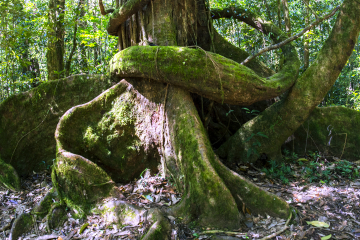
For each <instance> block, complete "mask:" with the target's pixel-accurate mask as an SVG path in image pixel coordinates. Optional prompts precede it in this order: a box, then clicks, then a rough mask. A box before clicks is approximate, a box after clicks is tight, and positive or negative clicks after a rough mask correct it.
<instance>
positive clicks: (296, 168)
mask: <svg viewBox="0 0 360 240" xmlns="http://www.w3.org/2000/svg"><path fill="white" fill-rule="evenodd" d="M284 160H285V161H286V162H282V163H278V162H276V161H273V160H271V161H269V165H270V166H269V167H267V168H265V167H264V168H263V169H262V171H263V172H264V173H265V174H266V175H267V176H268V177H269V178H272V179H276V180H280V181H281V182H282V183H283V184H288V183H289V179H292V178H299V180H301V181H303V182H305V183H308V182H309V183H311V182H320V183H324V184H328V183H330V182H331V181H333V180H344V179H346V180H354V179H356V178H359V177H360V174H359V170H360V169H359V168H360V166H357V165H356V164H354V163H352V162H349V161H346V160H338V161H329V160H327V159H326V158H325V157H323V156H321V155H320V154H319V153H318V152H309V154H308V156H307V158H298V156H297V154H295V153H291V154H290V152H289V151H286V153H285V156H284Z"/></svg>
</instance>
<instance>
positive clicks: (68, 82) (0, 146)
mask: <svg viewBox="0 0 360 240" xmlns="http://www.w3.org/2000/svg"><path fill="white" fill-rule="evenodd" d="M111 86H112V82H111V81H110V78H107V77H105V76H102V75H77V76H72V77H69V78H65V79H60V80H56V81H49V82H46V83H42V84H41V85H40V86H39V87H37V88H34V89H32V90H31V91H28V92H24V93H21V94H18V95H14V96H11V97H10V98H8V99H6V100H5V101H4V102H2V103H1V104H0V115H1V118H0V156H1V159H2V160H3V161H4V162H5V163H10V164H11V165H12V166H13V167H14V168H15V170H16V171H17V172H18V174H19V175H20V176H27V175H28V174H30V173H32V172H33V171H36V172H37V171H41V170H44V169H49V167H50V166H51V165H52V164H53V160H54V159H55V152H56V142H55V139H54V131H55V128H56V125H57V123H58V121H59V119H60V117H61V116H62V115H63V114H64V113H65V112H66V111H67V110H68V109H69V108H71V107H72V106H75V105H78V104H83V103H85V102H87V101H90V100H91V99H93V98H94V97H96V96H97V95H99V94H100V93H101V92H102V91H104V90H106V89H107V88H109V87H111Z"/></svg>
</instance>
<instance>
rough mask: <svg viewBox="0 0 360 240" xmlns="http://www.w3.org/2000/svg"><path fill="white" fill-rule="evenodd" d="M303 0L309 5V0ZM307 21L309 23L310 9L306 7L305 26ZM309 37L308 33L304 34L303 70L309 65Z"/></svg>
mask: <svg viewBox="0 0 360 240" xmlns="http://www.w3.org/2000/svg"><path fill="white" fill-rule="evenodd" d="M304 1H305V3H306V5H309V0H304ZM309 23H310V11H309V9H308V8H306V13H305V26H308V25H309ZM309 39H310V34H305V36H304V69H305V70H306V69H307V68H308V67H309V60H310V59H309V58H310V52H309Z"/></svg>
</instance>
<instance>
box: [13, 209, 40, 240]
mask: <svg viewBox="0 0 360 240" xmlns="http://www.w3.org/2000/svg"><path fill="white" fill-rule="evenodd" d="M33 226H34V217H33V216H32V215H30V214H28V213H23V214H21V215H20V216H18V217H17V218H16V219H15V221H14V223H13V225H12V227H11V230H10V237H9V240H17V239H19V238H20V237H21V235H22V234H24V233H26V232H29V231H30V230H31V229H32V228H33Z"/></svg>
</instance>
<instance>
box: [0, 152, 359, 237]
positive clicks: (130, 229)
mask: <svg viewBox="0 0 360 240" xmlns="http://www.w3.org/2000/svg"><path fill="white" fill-rule="evenodd" d="M306 161H307V160H306V159H304V158H303V159H298V160H296V161H293V163H291V164H287V165H286V166H285V165H279V166H277V165H276V164H275V163H272V164H271V165H270V166H267V169H266V170H265V169H261V170H260V169H259V168H257V167H255V166H253V165H239V166H233V169H235V170H236V171H237V172H238V173H239V174H241V175H243V176H244V177H246V178H248V179H250V180H251V181H252V182H254V183H255V184H256V185H258V186H261V187H262V188H264V189H266V190H268V191H270V192H272V193H274V194H276V195H278V196H280V197H282V198H283V199H285V200H286V201H287V202H288V203H289V204H290V205H291V206H292V207H294V208H295V209H297V213H296V214H295V217H294V218H293V220H292V221H291V222H290V223H289V224H287V225H286V220H283V219H276V218H272V217H269V216H267V217H262V216H252V215H251V212H250V211H247V212H245V215H246V222H245V223H244V224H243V226H242V227H241V228H240V229H236V230H231V231H220V230H216V229H210V228H207V229H204V228H197V227H196V226H192V225H191V224H188V225H185V224H182V223H181V219H179V218H174V217H173V216H166V217H167V218H168V220H169V221H170V222H171V224H172V233H171V239H226V240H233V239H234V240H235V239H264V238H265V239H313V240H323V239H324V240H325V239H360V206H359V198H360V179H359V178H358V174H356V173H358V172H357V171H358V169H359V168H360V166H358V165H357V164H353V163H349V162H346V164H345V165H344V164H343V163H342V162H341V161H339V160H333V161H332V162H327V163H325V162H324V161H320V160H319V159H318V160H317V162H318V163H317V164H315V165H314V164H309V163H310V162H309V163H305V162H306ZM339 166H340V167H339ZM288 167H289V168H288ZM275 169H277V170H275ZM289 169H290V171H289ZM264 172H266V173H264ZM354 174H355V177H354ZM270 177H271V178H270ZM349 178H351V179H349ZM309 179H310V180H311V182H309ZM22 187H23V190H22V191H21V192H12V191H10V190H5V189H0V210H1V216H0V239H4V240H5V239H9V235H10V232H11V228H12V223H13V222H14V219H15V218H17V217H18V216H19V215H20V214H22V213H29V212H30V211H31V210H32V208H33V207H34V206H35V205H36V204H38V203H39V202H40V201H41V199H42V198H43V197H44V196H45V194H46V193H47V192H48V191H49V190H50V189H51V187H52V185H51V178H50V173H49V171H45V172H42V173H34V174H33V175H31V176H29V177H28V178H27V179H24V180H23V181H22ZM118 187H119V188H120V190H121V191H122V192H123V195H124V198H123V200H125V201H128V202H129V203H132V204H135V205H137V206H140V207H144V208H150V207H158V208H163V207H169V206H171V205H172V204H176V203H177V202H178V201H180V199H181V195H180V194H178V193H176V191H175V189H174V188H173V187H172V184H171V182H169V181H167V180H164V179H161V178H160V177H157V176H150V175H149V174H148V173H146V172H145V174H144V175H143V176H141V177H140V179H138V180H137V181H134V182H131V183H129V184H126V185H118ZM67 214H68V220H67V221H66V222H65V223H64V224H63V225H62V226H61V227H59V228H57V229H54V230H52V232H47V230H46V223H45V222H44V221H41V220H38V221H37V222H36V226H35V227H34V228H33V229H32V230H31V231H30V232H27V233H24V235H23V237H21V238H20V239H21V240H24V239H39V240H45V239H58V240H68V239H140V238H141V236H142V234H143V233H144V232H146V230H147V228H148V227H149V226H147V224H146V223H143V222H140V223H139V224H138V225H136V226H125V227H123V228H121V229H118V228H117V227H116V225H111V226H108V225H107V224H106V222H105V219H104V218H102V217H101V216H99V215H96V214H93V215H89V216H88V217H87V218H86V219H75V218H73V217H72V214H73V212H72V211H70V210H69V211H68V213H67ZM84 226H86V227H85V228H84ZM81 229H82V230H81ZM269 236H272V237H271V238H266V237H269Z"/></svg>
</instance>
